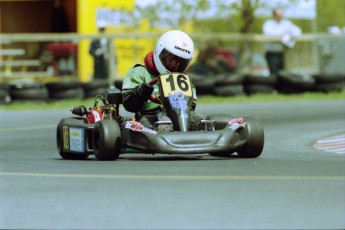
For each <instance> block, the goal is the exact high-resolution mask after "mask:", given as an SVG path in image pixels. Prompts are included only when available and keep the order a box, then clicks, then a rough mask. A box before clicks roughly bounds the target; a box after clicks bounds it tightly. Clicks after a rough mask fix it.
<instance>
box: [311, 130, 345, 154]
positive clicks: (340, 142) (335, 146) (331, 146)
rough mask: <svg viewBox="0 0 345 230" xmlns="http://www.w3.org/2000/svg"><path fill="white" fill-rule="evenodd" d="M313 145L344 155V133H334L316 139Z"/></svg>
mask: <svg viewBox="0 0 345 230" xmlns="http://www.w3.org/2000/svg"><path fill="white" fill-rule="evenodd" d="M313 147H314V148H316V149H319V150H323V151H326V152H332V153H337V154H340V155H345V134H340V135H335V136H331V137H326V138H323V139H320V140H317V141H316V143H315V144H314V145H313Z"/></svg>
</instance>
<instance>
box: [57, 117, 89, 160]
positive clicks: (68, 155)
mask: <svg viewBox="0 0 345 230" xmlns="http://www.w3.org/2000/svg"><path fill="white" fill-rule="evenodd" d="M66 122H68V124H76V125H80V124H82V123H84V122H83V119H79V118H72V117H70V118H64V119H62V120H61V121H60V123H59V124H58V126H57V129H56V144H57V148H58V151H59V154H60V156H61V157H62V158H63V159H66V160H85V159H86V158H88V157H89V154H79V153H78V154H75V153H66V152H64V151H63V142H62V133H61V125H62V124H64V123H66Z"/></svg>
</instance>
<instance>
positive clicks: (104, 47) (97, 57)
mask: <svg viewBox="0 0 345 230" xmlns="http://www.w3.org/2000/svg"><path fill="white" fill-rule="evenodd" d="M105 27H106V23H105V22H104V21H99V22H98V23H97V28H98V31H99V33H100V34H104V32H105ZM109 42H110V41H109V40H108V39H107V38H105V37H103V38H101V39H96V40H93V41H92V42H91V44H90V48H89V53H90V55H91V56H92V57H93V60H94V72H93V73H94V75H93V78H94V79H108V77H109V65H108V62H109V56H108V50H109V49H108V47H109Z"/></svg>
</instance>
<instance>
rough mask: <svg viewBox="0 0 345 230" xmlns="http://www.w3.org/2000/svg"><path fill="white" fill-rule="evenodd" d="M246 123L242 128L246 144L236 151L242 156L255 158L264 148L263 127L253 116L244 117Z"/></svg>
mask: <svg viewBox="0 0 345 230" xmlns="http://www.w3.org/2000/svg"><path fill="white" fill-rule="evenodd" d="M245 120H246V122H247V124H246V127H245V129H244V133H245V139H246V144H245V145H244V146H243V147H242V148H241V149H239V150H238V151H237V154H238V155H239V156H240V157H243V158H255V157H258V156H260V155H261V153H262V150H263V148H264V139H265V138H264V129H263V127H262V124H261V123H260V122H259V121H257V120H255V119H254V118H250V117H247V118H245Z"/></svg>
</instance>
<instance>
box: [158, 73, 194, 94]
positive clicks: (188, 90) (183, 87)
mask: <svg viewBox="0 0 345 230" xmlns="http://www.w3.org/2000/svg"><path fill="white" fill-rule="evenodd" d="M160 81H161V85H162V90H163V94H164V97H168V95H169V94H171V95H174V94H175V93H178V92H181V93H183V94H185V95H186V96H190V97H191V96H192V86H191V82H190V79H189V76H188V75H185V74H181V73H170V74H164V75H161V76H160Z"/></svg>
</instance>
